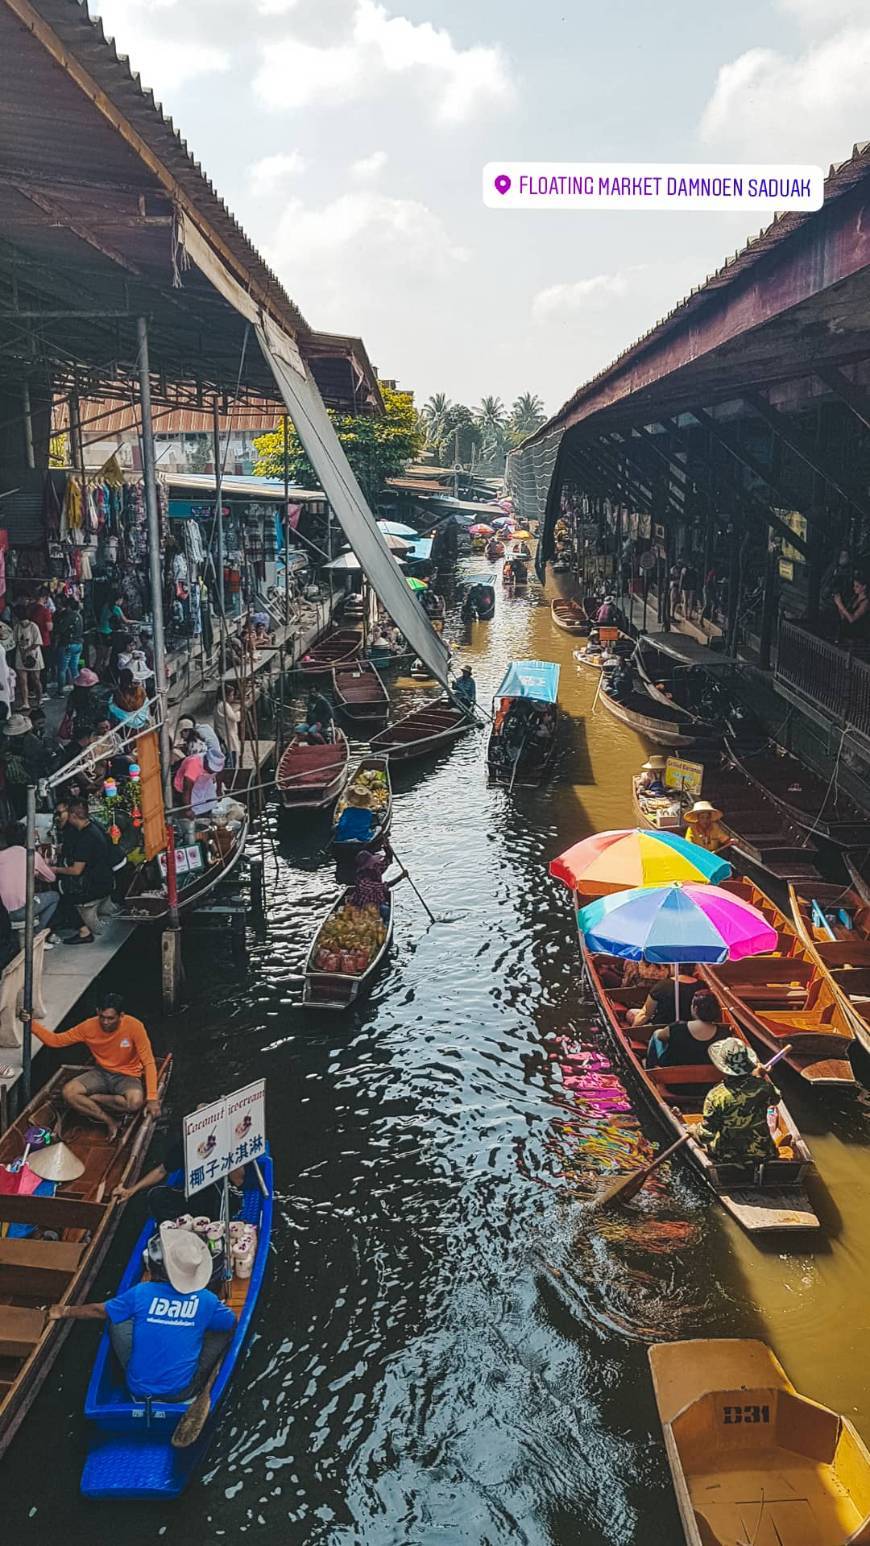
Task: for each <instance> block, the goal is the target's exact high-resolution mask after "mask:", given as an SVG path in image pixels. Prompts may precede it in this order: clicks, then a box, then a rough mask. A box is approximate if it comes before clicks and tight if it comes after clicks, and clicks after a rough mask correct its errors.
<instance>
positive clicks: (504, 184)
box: [495, 172, 511, 193]
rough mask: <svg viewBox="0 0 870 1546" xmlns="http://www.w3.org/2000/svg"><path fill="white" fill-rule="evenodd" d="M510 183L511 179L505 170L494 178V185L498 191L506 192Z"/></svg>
mask: <svg viewBox="0 0 870 1546" xmlns="http://www.w3.org/2000/svg"><path fill="white" fill-rule="evenodd" d="M510 185H511V180H510V178H509V177H508V174H507V172H501V173H500V174H499V176H498V177H497V178H496V180H495V186H496V189H497V191H498V192H499V193H507V191H508V189H509V187H510Z"/></svg>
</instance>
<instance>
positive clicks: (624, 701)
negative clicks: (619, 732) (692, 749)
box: [598, 677, 698, 746]
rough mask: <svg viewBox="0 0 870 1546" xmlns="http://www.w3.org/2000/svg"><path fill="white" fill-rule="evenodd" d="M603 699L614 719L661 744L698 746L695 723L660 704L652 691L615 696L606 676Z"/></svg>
mask: <svg viewBox="0 0 870 1546" xmlns="http://www.w3.org/2000/svg"><path fill="white" fill-rule="evenodd" d="M598 696H599V700H600V702H601V703H602V704H603V706H604V708H606V709H607V711H608V713H609V714H612V715H613V717H614V719H618V720H620V721H621V723H622V724H623V725H628V726H629V728H630V729H631V730H636V731H637V733H638V735H645V736H646V737H647V739H648V740H650V741H655V743H656V745H657V746H694V745H695V743H696V741H697V740H698V734H697V733H696V729H695V726H693V725H690V724H689V723H688V722H687V721H685V720H679V719H677V718H676V716H675V715H674V714H673V712H672V711H671V710H669V709H666V708H664V707H663V705H662V704H660V703H656V702H655V701H654V699H652V698H651V697H650V696H649V693H646V692H641V691H640V689H639V688H634V689H633V690H632V691H631V692H630V693H627V694H626V696H625V697H623V698H614V697H613V696H612V695H611V694H610V693H609V692H608V691H607V688H606V686H605V679H604V677H602V679H601V686H600V688H599V692H598Z"/></svg>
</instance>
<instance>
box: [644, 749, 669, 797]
mask: <svg viewBox="0 0 870 1546" xmlns="http://www.w3.org/2000/svg"><path fill="white" fill-rule="evenodd" d="M666 766H667V758H666V757H648V758H647V760H646V762H645V763H644V764H643V767H642V768H641V770H640V774H639V776H638V780H637V792H638V794H648V795H666V794H667V792H668V791H667V789H666V788H665V784H664V779H663V777H662V775H663V774H664V771H665V767H666Z"/></svg>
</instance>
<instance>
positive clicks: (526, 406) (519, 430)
mask: <svg viewBox="0 0 870 1546" xmlns="http://www.w3.org/2000/svg"><path fill="white" fill-rule="evenodd" d="M545 419H546V414H545V413H544V405H543V403H542V402H541V399H540V398H539V397H538V396H536V394H535V393H534V392H521V393H520V396H519V397H518V398H517V399H516V402H515V403H514V405H513V407H512V409H511V421H510V422H511V429H512V430H513V432H514V434H516V435H521V436H525V435H532V434H534V432H535V430H536V429H540V427H541V425H542V424H543V423H544V422H545Z"/></svg>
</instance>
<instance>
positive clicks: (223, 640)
mask: <svg viewBox="0 0 870 1546" xmlns="http://www.w3.org/2000/svg"><path fill="white" fill-rule="evenodd" d="M212 441H213V445H214V488H215V515H216V516H217V537H218V557H217V571H218V606H219V609H220V677H219V684H220V695H221V703H222V704H223V708H224V724H225V725H228V720H227V683H226V675H227V605H226V594H225V590H224V563H225V555H224V470H223V463H222V462H221V430H220V417H219V415H218V405H217V398H215V400H214V402H213V403H212ZM245 707H246V705H245V701H244V696H243V697H242V702H241V715H242V721H241V723H242V735H243V736H244V721H245ZM240 761H241V759H240ZM239 772H241V767H240V768H239Z"/></svg>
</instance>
